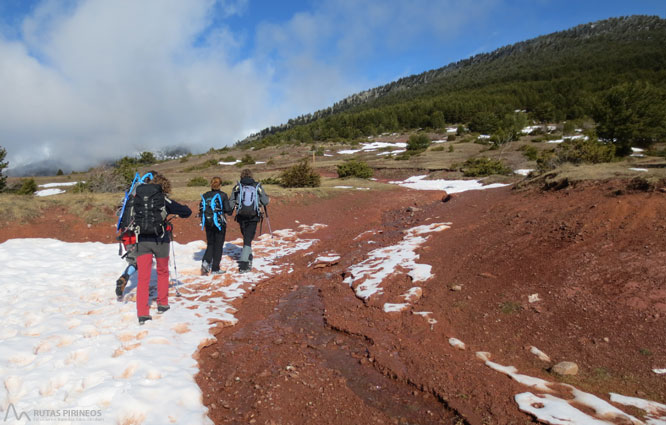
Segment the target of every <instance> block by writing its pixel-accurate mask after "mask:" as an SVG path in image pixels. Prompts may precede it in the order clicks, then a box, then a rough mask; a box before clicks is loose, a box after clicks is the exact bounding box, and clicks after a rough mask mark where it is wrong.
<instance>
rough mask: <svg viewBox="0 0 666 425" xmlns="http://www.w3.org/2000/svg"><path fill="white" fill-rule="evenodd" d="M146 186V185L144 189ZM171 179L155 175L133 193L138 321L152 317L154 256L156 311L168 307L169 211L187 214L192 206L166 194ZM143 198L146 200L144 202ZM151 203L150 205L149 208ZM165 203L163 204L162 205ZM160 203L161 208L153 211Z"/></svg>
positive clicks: (161, 311) (159, 311)
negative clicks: (151, 298)
mask: <svg viewBox="0 0 666 425" xmlns="http://www.w3.org/2000/svg"><path fill="white" fill-rule="evenodd" d="M144 188H145V189H144ZM170 190H171V183H170V182H169V180H167V179H166V177H164V176H162V175H161V174H157V175H153V179H152V180H150V181H149V182H148V183H147V184H143V185H140V186H138V187H137V190H136V196H135V197H134V209H135V211H136V212H135V217H134V224H135V226H136V227H135V229H136V233H137V259H136V260H137V266H138V278H139V279H138V286H137V288H136V312H137V316H138V318H139V324H141V325H142V324H144V323H145V322H146V321H147V320H152V317H151V316H150V314H149V313H150V305H149V304H148V302H149V299H148V298H149V296H148V294H149V286H150V274H151V270H152V268H153V256H154V257H155V261H156V263H157V312H158V313H164V312H165V311H167V310H169V247H170V242H171V229H170V224H169V223H167V222H166V221H165V219H166V217H167V215H169V214H176V215H178V216H179V217H182V218H187V217H189V216H190V215H191V214H192V210H191V209H190V208H189V207H188V206H187V205H181V204H179V203H178V202H175V201H172V200H171V199H169V198H168V196H167V194H168V193H169V192H170ZM142 202H143V204H142ZM146 205H149V206H150V208H152V209H150V208H146ZM161 205H163V207H161ZM154 206H160V208H159V209H160V211H154V209H155V207H154Z"/></svg>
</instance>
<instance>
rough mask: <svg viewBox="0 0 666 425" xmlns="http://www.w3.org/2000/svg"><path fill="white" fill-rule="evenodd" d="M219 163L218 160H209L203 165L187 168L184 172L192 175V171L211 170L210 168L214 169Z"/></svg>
mask: <svg viewBox="0 0 666 425" xmlns="http://www.w3.org/2000/svg"><path fill="white" fill-rule="evenodd" d="M217 163H218V161H217V159H214V158H211V159H209V160H207V161H205V162H203V163H201V164H198V165H193V166H191V167H187V168H185V169H184V170H183V171H185V172H186V173H190V172H192V171H200V170H205V169H206V168H210V167H214V166H216V165H218V164H217Z"/></svg>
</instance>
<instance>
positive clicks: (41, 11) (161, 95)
mask: <svg viewBox="0 0 666 425" xmlns="http://www.w3.org/2000/svg"><path fill="white" fill-rule="evenodd" d="M495 1H497V0H482V1H481V2H475V3H474V6H470V3H469V2H466V1H462V0H442V1H437V2H432V1H429V0H414V1H411V2H403V1H399V0H383V1H380V0H366V1H361V2H359V1H356V0H353V1H352V0H324V1H323V2H320V3H317V4H316V5H315V6H313V7H314V8H313V9H310V10H301V11H298V12H295V13H293V14H292V16H291V18H290V19H288V20H287V21H285V22H275V21H271V23H266V22H264V23H261V22H260V23H256V22H254V21H252V19H247V22H250V23H251V24H250V26H249V28H248V27H245V28H243V29H238V30H235V32H234V31H232V30H231V29H230V28H231V26H229V25H228V21H227V19H231V18H232V17H236V18H239V19H240V17H243V18H244V19H246V18H247V17H248V15H251V13H252V11H253V10H252V8H253V7H254V8H259V7H262V6H261V5H259V4H254V3H252V2H249V0H217V1H216V0H189V1H187V2H185V1H181V0H141V1H135V0H114V1H108V0H65V1H62V0H42V1H41V2H40V3H39V4H38V6H37V7H36V8H35V9H34V10H33V11H32V12H31V13H30V14H29V15H28V16H27V17H25V19H23V22H22V25H21V30H20V33H21V36H20V37H18V38H15V37H12V39H11V41H10V40H9V39H6V38H3V37H2V36H1V35H0V93H2V96H1V97H0V145H2V146H4V147H5V148H6V149H7V152H8V160H9V161H10V166H12V167H13V166H20V165H22V163H27V162H32V161H37V160H41V159H49V158H45V156H50V159H65V160H67V161H68V162H69V163H71V164H72V165H73V166H75V167H85V166H87V165H90V164H91V163H93V162H94V161H95V160H99V159H106V158H117V157H119V156H122V155H127V154H133V153H134V152H136V151H140V150H148V149H159V148H163V147H166V146H174V145H187V146H189V147H190V148H191V149H192V150H194V151H203V150H207V149H208V148H209V147H212V146H217V147H219V146H222V145H227V144H231V143H233V142H235V141H236V140H238V139H239V138H242V137H244V136H246V135H247V134H248V133H249V130H250V129H257V128H259V129H260V128H263V127H265V126H268V125H273V124H279V123H280V122H283V121H286V120H287V119H288V118H291V117H294V116H296V115H299V114H302V113H307V112H312V111H314V110H316V109H319V108H323V107H326V106H329V105H331V104H332V103H333V102H335V101H337V100H340V99H341V98H343V97H345V96H347V95H350V94H352V93H354V92H356V91H359V90H363V89H366V88H369V87H371V86H372V85H375V84H377V83H378V82H376V81H372V79H370V78H368V77H367V76H366V75H365V73H364V72H362V70H361V69H362V66H365V65H367V63H371V62H372V61H373V60H377V59H378V58H381V59H384V60H386V58H387V57H388V58H391V57H393V56H392V55H394V54H395V53H396V52H398V53H400V52H405V51H409V49H410V48H411V46H413V45H414V43H419V42H422V40H423V39H424V37H425V38H436V39H440V40H445V39H447V37H451V36H452V34H455V33H456V32H457V31H459V29H460V27H461V26H463V25H465V24H466V23H468V22H470V21H471V20H473V19H475V18H476V17H477V16H479V15H480V14H482V13H487V12H486V11H487V10H488V8H489V6H490V5H492V4H494V3H495ZM255 25H256V26H255ZM252 37H254V38H252ZM248 46H253V47H254V50H252V51H248V50H247V49H248ZM442 65H444V64H442ZM379 83H381V82H379Z"/></svg>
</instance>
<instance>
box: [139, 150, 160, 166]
mask: <svg viewBox="0 0 666 425" xmlns="http://www.w3.org/2000/svg"><path fill="white" fill-rule="evenodd" d="M156 162H157V158H155V155H154V154H153V153H152V152H141V155H139V164H142V165H151V164H154V163H156Z"/></svg>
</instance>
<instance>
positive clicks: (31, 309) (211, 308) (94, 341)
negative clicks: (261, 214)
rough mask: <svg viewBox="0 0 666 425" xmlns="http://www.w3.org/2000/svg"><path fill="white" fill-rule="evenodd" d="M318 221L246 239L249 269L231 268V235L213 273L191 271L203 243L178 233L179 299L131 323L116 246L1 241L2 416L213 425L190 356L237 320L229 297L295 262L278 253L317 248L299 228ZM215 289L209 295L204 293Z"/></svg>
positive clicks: (236, 251) (307, 228) (130, 296)
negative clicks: (120, 293)
mask: <svg viewBox="0 0 666 425" xmlns="http://www.w3.org/2000/svg"><path fill="white" fill-rule="evenodd" d="M319 226H322V225H314V226H300V227H299V228H298V229H297V230H296V231H291V230H279V231H276V232H274V235H275V238H274V239H270V238H268V237H267V235H264V236H262V238H260V240H258V241H256V243H255V244H254V245H253V247H254V251H255V257H256V259H255V262H254V271H253V272H252V273H249V274H245V275H239V274H238V273H237V272H236V267H235V259H234V258H235V257H237V256H238V255H239V254H240V247H238V246H237V245H235V244H234V243H227V244H226V246H225V255H224V256H223V262H222V267H223V268H227V267H228V268H229V273H227V274H225V275H222V276H217V277H211V276H207V277H201V276H198V270H199V267H200V261H201V257H202V256H203V251H204V249H205V243H204V242H202V241H198V242H191V243H189V244H186V245H181V244H178V243H175V244H174V249H175V257H176V260H177V263H176V265H177V268H178V271H179V272H180V276H179V277H180V280H181V281H182V282H183V286H181V288H180V290H181V292H182V293H183V297H175V296H174V295H175V291H174V290H173V289H172V290H171V291H170V299H169V301H170V304H171V305H172V308H171V310H169V311H168V312H167V313H165V314H164V315H158V314H156V311H155V305H153V306H152V310H151V314H152V316H153V321H152V322H148V323H147V324H146V325H145V326H139V325H138V323H137V318H136V305H135V303H134V302H133V301H132V300H133V294H134V287H135V286H136V276H134V277H133V278H132V279H131V283H130V285H129V286H128V289H126V294H128V293H129V294H128V295H126V298H127V300H126V301H125V302H124V303H119V302H117V301H116V300H115V294H114V288H115V280H116V279H117V277H118V276H119V274H120V273H121V272H122V270H123V269H124V267H125V262H124V261H122V260H120V259H119V257H118V255H117V245H115V244H102V243H65V242H61V241H58V240H54V239H14V240H9V241H7V242H5V243H3V244H0V263H1V264H2V265H3V267H2V268H0V288H2V291H3V293H4V302H3V303H0V316H2V317H3V325H2V327H1V328H0V377H1V378H0V379H1V380H2V382H0V418H1V419H5V418H7V423H28V422H29V421H39V420H41V421H44V422H45V421H53V420H57V422H58V423H82V422H95V423H109V424H111V423H113V424H116V423H118V424H129V423H142V424H156V425H158V424H159V425H162V424H167V423H187V424H203V423H210V420H209V419H208V418H207V417H206V408H205V407H204V406H203V403H202V400H201V390H200V389H199V387H198V386H197V384H196V382H195V381H194V376H195V374H196V373H197V372H198V366H197V362H196V361H195V360H194V358H193V357H192V356H193V354H194V353H195V352H196V351H197V348H198V347H199V345H200V344H201V343H202V342H203V341H206V340H207V339H209V338H210V337H211V336H210V333H209V330H210V327H211V326H212V324H213V323H214V322H216V321H222V322H227V323H230V324H232V323H234V322H235V321H236V319H235V318H234V316H233V313H234V311H235V309H234V308H233V307H232V305H231V303H232V301H234V300H235V299H238V298H239V297H242V296H243V294H245V293H246V292H247V291H248V290H249V289H250V288H252V287H253V286H254V285H256V284H257V283H258V282H261V281H262V280H264V279H266V278H267V277H269V276H271V275H273V274H276V273H282V272H286V273H288V272H290V265H289V264H287V263H284V262H281V261H280V258H281V257H284V256H287V255H289V254H292V253H294V252H297V251H300V250H303V249H307V248H309V247H310V246H312V244H314V243H315V242H316V240H315V239H307V235H305V233H310V232H312V231H314V230H316V229H317V228H319ZM239 243H240V242H239ZM171 270H172V277H174V276H173V268H172V269H171ZM153 273H154V272H153ZM151 285H155V276H154V275H153V281H152V282H151ZM212 292H215V293H216V296H215V297H209V296H208V295H210V294H211V293H212ZM220 295H221V296H220ZM23 413H25V414H26V415H27V418H26V416H25V415H23V416H22V414H23ZM18 417H21V419H20V420H17V418H18ZM12 421H14V422H12Z"/></svg>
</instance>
